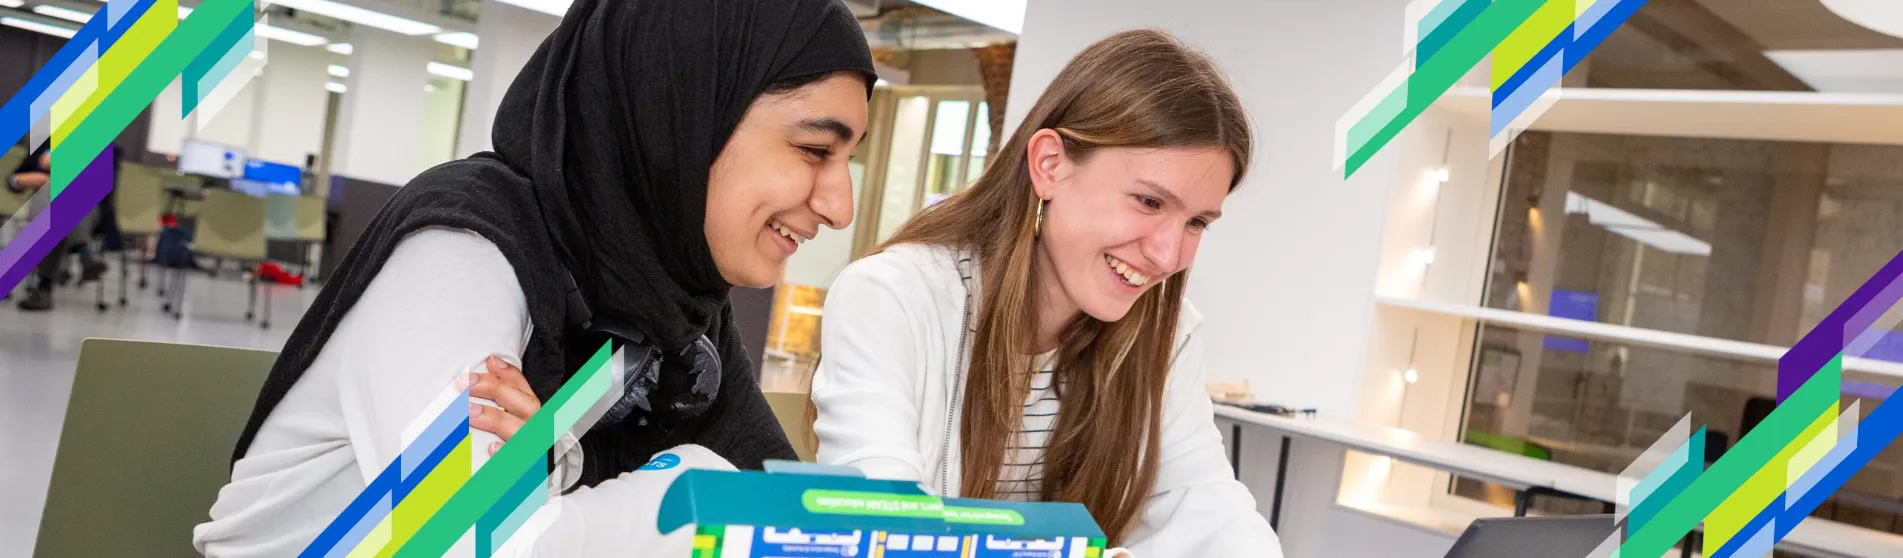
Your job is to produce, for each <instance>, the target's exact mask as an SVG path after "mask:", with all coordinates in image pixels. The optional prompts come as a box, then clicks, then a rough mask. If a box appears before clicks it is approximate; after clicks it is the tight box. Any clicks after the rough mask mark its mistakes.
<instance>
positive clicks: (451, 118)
mask: <svg viewBox="0 0 1903 558" xmlns="http://www.w3.org/2000/svg"><path fill="white" fill-rule="evenodd" d="M429 82H430V85H429V86H428V87H426V88H425V91H427V92H428V93H426V94H425V95H424V97H425V99H427V100H426V101H425V102H424V107H425V109H424V111H423V142H422V144H421V145H419V146H417V150H416V151H417V153H416V154H417V163H416V165H417V166H416V168H418V169H427V168H430V167H434V166H436V165H440V164H443V163H446V162H449V160H450V159H452V158H454V157H455V156H456V119H458V118H461V117H462V111H463V88H464V86H465V85H464V83H463V82H461V81H457V80H454V79H450V78H445V77H436V76H431V77H430V80H429Z"/></svg>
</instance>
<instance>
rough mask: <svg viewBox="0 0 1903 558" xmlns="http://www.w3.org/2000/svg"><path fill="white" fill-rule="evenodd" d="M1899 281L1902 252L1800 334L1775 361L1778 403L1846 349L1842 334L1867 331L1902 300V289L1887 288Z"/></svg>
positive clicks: (1902, 269) (1902, 276)
mask: <svg viewBox="0 0 1903 558" xmlns="http://www.w3.org/2000/svg"><path fill="white" fill-rule="evenodd" d="M1899 279H1903V252H1898V253H1897V255H1896V256H1895V257H1892V258H1890V263H1887V264H1883V269H1879V270H1877V273H1876V275H1872V276H1871V277H1870V280H1869V281H1866V282H1864V284H1863V286H1861V287H1857V292H1854V293H1851V294H1850V298H1847V299H1844V303H1843V305H1841V306H1838V307H1837V309H1836V310H1832V311H1831V312H1830V316H1827V317H1825V318H1824V321H1822V322H1819V323H1818V324H1817V327H1814V328H1811V330H1810V333H1807V334H1804V338H1803V339H1800V340H1798V341H1797V345H1796V346H1793V347H1791V350H1790V351H1787V352H1785V353H1784V356H1783V357H1782V358H1779V359H1778V361H1777V400H1778V402H1779V403H1783V402H1784V399H1785V398H1787V397H1790V396H1791V394H1792V393H1796V392H1797V388H1798V386H1802V385H1804V382H1805V381H1808V380H1810V378H1811V376H1814V375H1816V374H1817V369H1818V368H1821V367H1823V366H1824V363H1827V362H1830V359H1832V358H1836V356H1837V353H1839V352H1842V351H1843V350H1844V349H1845V348H1846V347H1848V346H1849V345H1848V343H1849V341H1850V339H1847V338H1845V332H1861V331H1863V330H1865V329H1867V328H1869V327H1870V324H1871V323H1874V322H1875V321H1876V319H1877V318H1878V317H1879V316H1881V315H1882V314H1883V310H1884V309H1888V308H1889V307H1890V306H1893V305H1895V304H1896V302H1897V300H1898V298H1899V297H1903V288H1890V287H1891V286H1892V284H1894V283H1896V282H1897V281H1898V280H1899ZM1866 308H1876V309H1877V311H1875V312H1865V311H1864V309H1866Z"/></svg>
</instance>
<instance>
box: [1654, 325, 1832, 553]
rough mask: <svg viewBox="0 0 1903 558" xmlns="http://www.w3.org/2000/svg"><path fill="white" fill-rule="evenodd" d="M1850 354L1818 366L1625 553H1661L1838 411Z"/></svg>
mask: <svg viewBox="0 0 1903 558" xmlns="http://www.w3.org/2000/svg"><path fill="white" fill-rule="evenodd" d="M1843 366H1844V356H1843V354H1842V353H1838V354H1837V357H1836V358H1833V359H1831V360H1830V362H1829V363H1826V364H1824V366H1823V367H1822V368H1819V369H1818V370H1817V375H1816V376H1813V377H1811V379H1810V380H1809V381H1806V382H1804V385H1803V386H1802V387H1799V388H1797V392H1796V393H1793V394H1791V397H1790V398H1789V399H1785V400H1784V403H1783V404H1780V405H1778V406H1777V410H1775V411H1772V412H1771V414H1770V416H1768V417H1765V419H1764V422H1762V423H1759V424H1758V426H1757V428H1754V429H1752V430H1751V433H1750V434H1749V435H1746V436H1745V437H1744V439H1743V440H1739V441H1738V445H1737V446H1736V447H1733V448H1731V449H1730V450H1729V451H1726V452H1725V456H1724V457H1722V458H1719V459H1718V462H1717V463H1714V464H1712V466H1711V469H1709V470H1706V471H1705V474H1703V475H1700V476H1699V477H1698V480H1695V481H1692V485H1691V486H1690V487H1688V488H1686V489H1685V491H1684V492H1681V493H1679V495H1678V497H1676V498H1673V499H1672V502H1671V503H1669V504H1666V505H1665V509H1662V510H1659V514H1658V516H1657V517H1655V518H1653V519H1652V521H1651V522H1648V523H1646V524H1645V527H1643V528H1641V529H1639V532H1637V533H1632V534H1631V536H1630V537H1627V538H1626V541H1625V543H1624V544H1622V545H1620V547H1619V554H1620V555H1622V556H1659V555H1662V554H1664V553H1665V551H1666V550H1669V549H1671V548H1672V544H1673V543H1676V542H1678V540H1679V539H1681V538H1683V537H1684V536H1685V533H1688V532H1691V529H1692V527H1693V526H1695V525H1698V522H1699V521H1700V520H1702V519H1704V518H1705V516H1707V515H1709V514H1711V512H1712V510H1713V509H1716V508H1717V507H1718V504H1719V503H1720V502H1723V501H1724V500H1725V498H1728V497H1730V496H1731V494H1732V493H1733V492H1736V491H1737V490H1738V488H1739V487H1741V486H1743V485H1744V483H1745V481H1746V480H1749V479H1750V478H1751V477H1752V475H1756V474H1757V472H1758V470H1759V469H1761V468H1763V467H1764V465H1765V464H1766V463H1768V462H1770V461H1771V459H1772V458H1773V457H1775V456H1776V455H1777V454H1778V453H1779V452H1782V451H1784V448H1785V447H1787V446H1789V445H1790V444H1791V441H1792V440H1795V439H1797V437H1798V436H1799V435H1800V434H1802V433H1803V432H1804V430H1805V428H1806V427H1809V426H1810V425H1811V423H1812V421H1814V420H1815V419H1816V418H1817V416H1818V415H1819V414H1821V413H1823V412H1824V411H1826V410H1832V411H1834V410H1835V409H1836V405H1837V397H1838V393H1839V390H1841V389H1842V387H1843V373H1844V369H1843Z"/></svg>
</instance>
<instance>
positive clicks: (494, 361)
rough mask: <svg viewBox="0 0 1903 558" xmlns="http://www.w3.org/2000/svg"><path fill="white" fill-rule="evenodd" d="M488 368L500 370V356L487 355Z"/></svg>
mask: <svg viewBox="0 0 1903 558" xmlns="http://www.w3.org/2000/svg"><path fill="white" fill-rule="evenodd" d="M489 369H490V370H501V369H502V359H500V358H496V356H495V355H489Z"/></svg>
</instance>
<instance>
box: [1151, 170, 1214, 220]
mask: <svg viewBox="0 0 1903 558" xmlns="http://www.w3.org/2000/svg"><path fill="white" fill-rule="evenodd" d="M1137 184H1141V185H1143V187H1145V188H1149V189H1150V193H1152V194H1156V197H1159V198H1162V199H1163V201H1164V202H1167V203H1171V204H1176V205H1182V204H1183V198H1179V197H1176V192H1171V191H1170V190H1169V189H1168V188H1164V187H1163V185H1161V184H1157V183H1155V182H1151V181H1149V180H1147V179H1142V178H1139V179H1137ZM1197 216H1199V217H1207V218H1209V220H1211V221H1214V220H1217V219H1221V218H1222V211H1221V210H1213V211H1204V212H1202V213H1199V214H1197Z"/></svg>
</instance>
